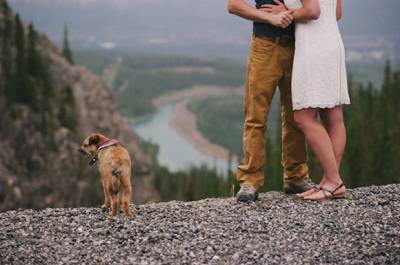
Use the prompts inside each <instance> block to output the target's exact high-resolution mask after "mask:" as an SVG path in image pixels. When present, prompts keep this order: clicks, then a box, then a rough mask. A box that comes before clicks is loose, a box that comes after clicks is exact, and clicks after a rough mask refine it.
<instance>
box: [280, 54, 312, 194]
mask: <svg viewBox="0 0 400 265" xmlns="http://www.w3.org/2000/svg"><path fill="white" fill-rule="evenodd" d="M293 49H294V47H285V48H283V47H281V58H282V61H281V62H282V68H283V71H284V75H283V78H282V79H281V80H280V82H279V92H280V100H281V109H282V160H281V162H282V166H283V169H284V180H283V181H284V191H285V192H286V193H297V192H302V191H305V190H308V189H310V188H312V183H311V181H310V179H309V176H308V167H307V148H306V140H305V137H304V134H303V132H302V131H301V130H300V128H299V127H298V126H297V123H296V122H295V121H294V116H293V107H292V92H291V82H292V59H293Z"/></svg>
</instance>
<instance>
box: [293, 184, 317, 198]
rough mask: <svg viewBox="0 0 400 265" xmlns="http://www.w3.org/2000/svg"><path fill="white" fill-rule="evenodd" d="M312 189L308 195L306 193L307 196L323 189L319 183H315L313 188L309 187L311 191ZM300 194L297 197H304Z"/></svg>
mask: <svg viewBox="0 0 400 265" xmlns="http://www.w3.org/2000/svg"><path fill="white" fill-rule="evenodd" d="M310 190H312V192H310V193H309V194H307V195H305V196H308V195H311V194H313V193H314V192H318V191H320V190H321V187H320V186H319V185H314V186H313V187H312V188H311V189H309V190H308V191H310ZM308 191H306V192H308ZM299 194H300V193H298V194H296V197H297V198H300V199H304V196H300V195H299Z"/></svg>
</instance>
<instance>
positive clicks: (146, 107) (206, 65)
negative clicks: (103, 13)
mask: <svg viewBox="0 0 400 265" xmlns="http://www.w3.org/2000/svg"><path fill="white" fill-rule="evenodd" d="M76 57H77V61H78V63H80V64H82V65H85V66H86V67H88V68H89V69H91V70H93V71H95V72H96V73H97V74H99V75H102V76H103V78H104V79H105V80H106V81H107V82H108V83H109V85H110V86H111V87H113V89H114V93H115V95H116V97H117V101H118V109H119V111H120V112H121V113H122V114H123V115H125V116H129V117H137V116H140V115H144V114H149V113H151V112H153V111H154V110H155V106H154V105H153V104H152V103H151V100H152V99H154V98H155V97H157V96H160V95H162V94H165V93H168V92H172V91H176V90H182V89H187V88H190V87H192V86H195V85H217V86H227V87H240V86H242V85H243V83H244V77H245V66H244V65H243V64H241V63H238V62H236V61H232V60H226V59H200V58H195V57H189V56H178V55H156V54H131V53H124V52H104V51H103V52H101V51H97V52H95V51H92V52H88V51H87V52H84V51H80V52H78V53H77V56H76Z"/></svg>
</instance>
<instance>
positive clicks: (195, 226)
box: [0, 184, 400, 264]
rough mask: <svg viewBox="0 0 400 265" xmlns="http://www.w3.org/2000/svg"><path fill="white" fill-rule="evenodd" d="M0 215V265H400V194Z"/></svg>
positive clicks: (398, 188) (372, 191) (393, 189)
mask: <svg viewBox="0 0 400 265" xmlns="http://www.w3.org/2000/svg"><path fill="white" fill-rule="evenodd" d="M132 209H133V210H134V212H135V213H136V215H135V219H128V218H126V217H124V216H123V215H119V216H118V217H116V218H110V217H108V216H107V213H106V212H105V211H103V210H102V209H101V208H100V207H97V208H96V207H94V208H75V209H43V210H14V211H8V212H3V213H0V228H1V229H0V264H44V263H46V264H365V263H367V264H400V185H399V184H397V185H387V186H379V187H378V186H372V187H366V188H358V189H354V190H351V191H349V196H347V197H346V199H341V200H332V201H326V202H308V201H301V200H299V199H296V198H294V197H293V196H287V195H284V194H282V193H280V192H268V193H264V194H260V200H259V201H257V202H255V203H237V202H236V201H235V199H232V198H229V199H207V200H202V201H195V202H178V201H172V202H167V203H157V204H147V205H139V206H134V205H132Z"/></svg>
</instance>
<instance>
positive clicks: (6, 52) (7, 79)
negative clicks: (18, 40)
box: [0, 1, 15, 104]
mask: <svg viewBox="0 0 400 265" xmlns="http://www.w3.org/2000/svg"><path fill="white" fill-rule="evenodd" d="M2 4H3V6H2V11H3V14H4V28H3V31H2V32H1V33H0V37H1V46H2V49H1V51H0V52H1V56H0V57H1V58H0V62H1V63H0V67H1V72H2V73H3V80H1V81H0V82H2V86H1V87H2V89H1V91H0V94H4V95H5V97H6V101H7V104H11V103H12V102H13V101H14V99H15V90H14V88H13V85H12V67H13V63H12V61H13V60H12V54H11V39H12V32H13V25H12V24H13V23H12V19H11V17H12V16H11V11H10V9H9V7H8V5H7V2H5V1H4V2H3V3H2Z"/></svg>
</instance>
